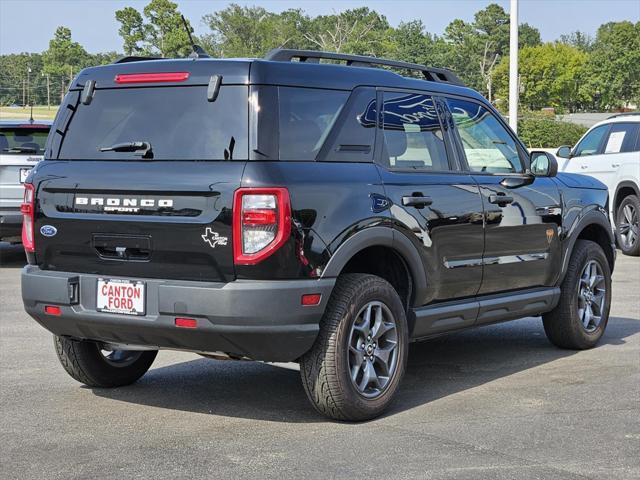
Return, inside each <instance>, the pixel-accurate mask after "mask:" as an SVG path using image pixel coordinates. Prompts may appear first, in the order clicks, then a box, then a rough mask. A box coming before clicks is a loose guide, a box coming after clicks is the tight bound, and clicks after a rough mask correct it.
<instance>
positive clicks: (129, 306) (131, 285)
mask: <svg viewBox="0 0 640 480" xmlns="http://www.w3.org/2000/svg"><path fill="white" fill-rule="evenodd" d="M144 306H145V284H144V282H140V281H134V280H120V279H108V278H99V279H98V291H97V294H96V310H98V311H99V312H107V313H120V314H124V315H144Z"/></svg>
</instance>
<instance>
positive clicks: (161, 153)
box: [57, 85, 248, 160]
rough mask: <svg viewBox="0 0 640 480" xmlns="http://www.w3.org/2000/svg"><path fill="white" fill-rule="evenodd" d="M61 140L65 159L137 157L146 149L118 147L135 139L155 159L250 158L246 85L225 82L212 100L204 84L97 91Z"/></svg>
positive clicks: (148, 156)
mask: <svg viewBox="0 0 640 480" xmlns="http://www.w3.org/2000/svg"><path fill="white" fill-rule="evenodd" d="M61 123H65V122H64V121H61ZM60 127H61V126H57V128H60ZM60 140H61V144H60V150H59V153H58V155H57V158H59V159H65V160H127V159H131V160H138V159H140V158H141V157H142V155H143V154H144V153H145V149H139V150H135V151H117V150H122V144H128V143H132V142H141V143H144V144H145V145H149V146H150V147H151V148H150V150H151V151H150V152H146V155H145V158H152V159H153V160H246V159H247V157H248V87H246V86H233V85H228V86H223V87H221V89H220V93H219V95H218V97H217V99H216V100H215V101H214V102H209V101H207V87H205V86H187V87H153V88H117V89H104V90H96V91H95V93H94V96H93V99H92V101H91V103H90V104H89V105H84V104H82V103H79V104H78V106H77V110H76V112H75V114H73V117H72V119H71V121H70V122H69V123H68V127H67V129H66V131H64V132H63V135H62V138H61V139H60ZM118 145H120V148H117V146H118ZM110 148H111V150H108V149H110ZM114 148H115V150H114ZM101 149H102V150H101ZM129 150H132V149H129Z"/></svg>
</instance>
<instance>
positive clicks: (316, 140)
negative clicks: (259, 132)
mask: <svg viewBox="0 0 640 480" xmlns="http://www.w3.org/2000/svg"><path fill="white" fill-rule="evenodd" d="M278 96H279V110H280V113H279V130H280V135H279V136H280V142H279V143H280V159H281V160H315V159H316V156H317V155H318V153H319V152H320V149H321V148H322V145H323V143H324V141H325V140H326V138H327V135H328V134H329V132H330V131H331V128H332V127H333V125H334V123H335V121H336V119H337V118H338V115H339V114H340V111H341V110H342V107H343V106H344V104H345V102H346V101H347V98H348V97H349V93H348V92H343V91H336V90H320V89H314V88H296V87H280V88H279V92H278Z"/></svg>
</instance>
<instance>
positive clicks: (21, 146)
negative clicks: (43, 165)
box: [0, 125, 49, 155]
mask: <svg viewBox="0 0 640 480" xmlns="http://www.w3.org/2000/svg"><path fill="white" fill-rule="evenodd" d="M48 134H49V127H48V126H46V125H38V126H36V125H24V126H16V127H0V154H2V155H25V154H27V155H28V154H32V155H42V154H44V146H45V143H46V141H47V135H48Z"/></svg>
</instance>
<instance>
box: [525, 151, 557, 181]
mask: <svg viewBox="0 0 640 480" xmlns="http://www.w3.org/2000/svg"><path fill="white" fill-rule="evenodd" d="M529 159H530V160H531V173H533V174H534V175H535V176H536V177H555V176H556V174H557V173H558V161H557V160H556V157H554V156H553V155H552V154H550V153H548V152H543V151H533V152H531V154H530V156H529Z"/></svg>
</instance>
